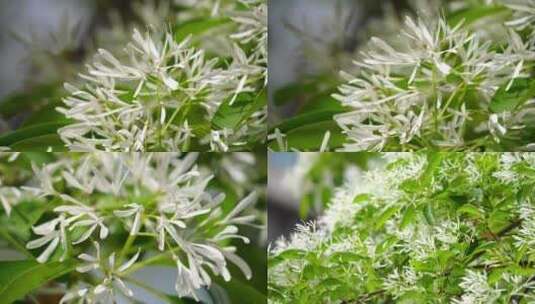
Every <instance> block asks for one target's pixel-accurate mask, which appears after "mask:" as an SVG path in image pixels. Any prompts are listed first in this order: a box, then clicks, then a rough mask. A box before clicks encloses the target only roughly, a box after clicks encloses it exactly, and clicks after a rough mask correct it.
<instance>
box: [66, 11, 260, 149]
mask: <svg viewBox="0 0 535 304" xmlns="http://www.w3.org/2000/svg"><path fill="white" fill-rule="evenodd" d="M246 5H247V6H248V7H249V6H250V7H249V10H246V11H244V12H243V13H240V15H236V14H238V13H232V14H231V13H229V14H231V16H234V15H236V17H234V18H233V20H234V21H233V22H234V23H235V24H236V25H235V27H237V31H238V32H236V33H235V34H233V35H232V34H231V33H229V35H230V37H231V38H230V39H231V40H230V41H228V43H227V44H229V45H231V48H230V49H231V52H230V54H225V56H223V55H221V56H219V57H218V56H215V57H214V56H213V55H207V52H206V51H205V50H204V49H202V48H196V47H192V46H191V43H190V40H191V39H190V38H191V37H190V38H187V39H185V40H182V41H177V39H176V38H175V37H174V35H173V33H172V32H170V31H168V32H165V33H160V32H156V31H152V32H147V33H145V34H142V33H140V32H139V31H138V30H134V34H133V37H132V42H131V43H129V44H128V45H127V47H126V49H125V52H126V54H125V55H126V56H124V57H125V59H123V58H121V57H117V56H116V55H113V54H112V53H111V52H108V51H106V50H103V49H99V50H98V54H97V55H96V56H95V59H94V61H93V63H92V64H90V65H88V73H87V75H84V74H82V75H80V76H81V77H82V79H83V80H84V81H85V82H84V83H82V84H81V85H78V86H75V85H71V84H66V85H65V88H66V89H67V91H69V93H70V94H71V95H70V96H69V97H68V98H65V99H64V103H65V107H60V108H58V111H60V112H61V113H63V114H64V115H65V116H66V117H67V118H69V119H72V120H74V123H72V124H70V125H67V126H66V127H63V128H61V129H60V130H59V134H60V136H61V138H62V140H63V141H64V142H65V143H66V145H67V147H68V148H69V149H70V150H72V151H94V150H105V151H181V150H190V149H191V145H192V141H195V142H196V143H197V144H198V145H208V146H209V149H210V150H213V151H227V150H230V149H235V150H236V149H240V147H242V146H243V145H245V144H247V143H248V142H247V140H248V138H250V137H252V136H255V135H258V134H261V133H262V132H265V130H264V129H265V119H266V107H265V106H260V107H257V108H254V111H252V112H251V113H250V115H249V116H248V117H244V118H242V119H241V120H240V124H239V125H238V126H237V127H235V128H229V127H224V126H223V127H220V126H217V125H216V124H214V123H212V119H213V118H214V116H215V115H216V113H217V111H218V110H219V109H220V107H221V106H222V105H224V104H228V105H230V106H231V105H233V103H234V102H235V101H236V100H237V99H238V97H239V96H240V94H243V93H249V94H251V95H253V94H255V95H256V94H258V92H259V91H261V90H263V88H264V86H265V84H266V79H267V59H266V58H267V56H266V48H267V6H266V4H265V3H264V1H258V2H255V3H252V2H251V3H249V2H247V3H246ZM235 40H236V41H237V42H238V43H236V42H234V41H235ZM251 44H253V46H251V48H253V49H254V50H253V51H248V47H249V45H251ZM223 47H224V48H227V46H226V45H225V46H223ZM227 57H230V59H228V58H227ZM251 99H252V100H249V101H248V102H250V103H253V102H254V101H255V100H254V98H251ZM222 115H228V114H224V113H223V114H222ZM193 149H198V148H193Z"/></svg>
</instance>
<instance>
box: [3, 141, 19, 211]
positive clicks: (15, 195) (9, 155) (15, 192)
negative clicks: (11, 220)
mask: <svg viewBox="0 0 535 304" xmlns="http://www.w3.org/2000/svg"><path fill="white" fill-rule="evenodd" d="M1 151H2V150H1V149H0V163H1V161H6V162H7V163H11V162H13V161H15V160H16V159H17V157H18V156H19V154H20V153H14V152H1ZM3 179H4V177H3V175H2V174H0V206H2V208H4V211H5V212H6V214H7V215H8V216H9V215H10V214H11V209H12V204H15V203H16V202H17V201H20V200H21V199H22V197H23V192H22V191H20V190H19V189H18V188H17V187H12V186H9V185H6V184H5V181H4V180H3Z"/></svg>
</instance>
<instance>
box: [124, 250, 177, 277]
mask: <svg viewBox="0 0 535 304" xmlns="http://www.w3.org/2000/svg"><path fill="white" fill-rule="evenodd" d="M170 254H171V251H167V252H164V253H162V254H158V255H155V256H153V257H152V258H149V259H146V260H144V261H142V262H139V263H136V264H134V265H132V267H130V268H128V269H126V270H125V271H123V275H127V274H130V273H133V272H136V271H138V270H139V269H141V268H143V267H145V266H149V265H151V264H154V263H156V262H158V261H159V260H162V259H164V258H166V257H167V256H168V255H170Z"/></svg>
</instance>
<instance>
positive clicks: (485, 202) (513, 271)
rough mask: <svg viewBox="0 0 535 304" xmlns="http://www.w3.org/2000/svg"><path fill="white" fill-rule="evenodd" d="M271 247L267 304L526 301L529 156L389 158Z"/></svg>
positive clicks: (530, 279)
mask: <svg viewBox="0 0 535 304" xmlns="http://www.w3.org/2000/svg"><path fill="white" fill-rule="evenodd" d="M384 156H385V158H386V163H385V164H384V165H380V166H379V167H377V168H375V169H371V170H369V171H366V172H363V171H359V170H357V171H355V172H354V173H352V174H349V175H348V178H347V180H346V182H345V184H344V186H342V187H339V188H337V189H333V192H334V193H335V194H334V195H333V198H332V199H331V201H330V204H329V206H328V207H327V209H326V210H325V213H324V215H323V216H322V217H320V218H319V220H318V221H317V222H311V223H308V224H305V225H299V226H298V227H297V229H296V232H295V233H294V234H293V235H292V236H291V237H290V238H289V239H288V240H285V239H281V240H280V241H278V242H277V243H276V244H274V246H273V248H272V249H271V250H270V253H269V259H268V265H269V266H268V267H269V279H268V290H269V300H270V303H392V302H395V303H532V302H533V300H535V264H534V263H535V250H534V248H535V246H534V245H535V203H534V202H533V195H534V189H535V188H534V186H535V154H530V153H525V154H517V153H434V152H430V153H410V154H397V153H392V154H390V153H386V154H385V155H384Z"/></svg>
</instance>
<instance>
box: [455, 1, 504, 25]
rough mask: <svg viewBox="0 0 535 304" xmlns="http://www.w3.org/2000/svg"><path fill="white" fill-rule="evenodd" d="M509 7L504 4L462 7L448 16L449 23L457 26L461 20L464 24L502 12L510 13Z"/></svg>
mask: <svg viewBox="0 0 535 304" xmlns="http://www.w3.org/2000/svg"><path fill="white" fill-rule="evenodd" d="M508 12H509V10H508V9H507V7H505V6H502V5H478V6H474V7H469V8H466V9H462V10H460V11H458V12H456V13H454V14H452V15H451V16H450V17H449V18H448V22H449V24H451V25H452V26H456V25H457V24H459V22H461V21H464V25H469V24H472V23H474V22H476V21H478V20H480V19H482V18H486V17H490V16H495V15H498V14H502V13H508Z"/></svg>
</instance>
